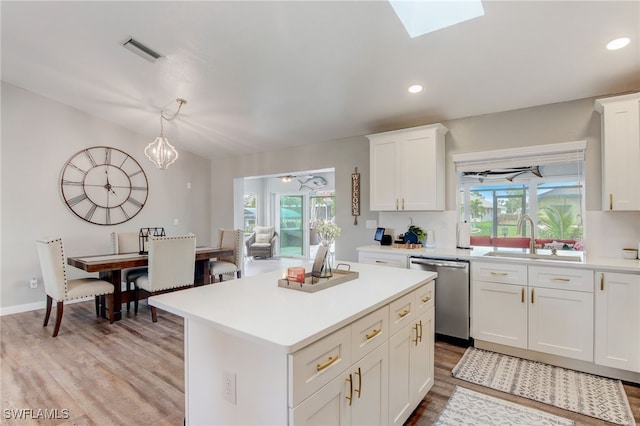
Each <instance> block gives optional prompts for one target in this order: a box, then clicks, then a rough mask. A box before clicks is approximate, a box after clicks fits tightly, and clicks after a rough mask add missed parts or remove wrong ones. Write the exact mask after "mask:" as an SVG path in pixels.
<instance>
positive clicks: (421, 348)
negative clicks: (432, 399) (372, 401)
mask: <svg viewBox="0 0 640 426" xmlns="http://www.w3.org/2000/svg"><path fill="white" fill-rule="evenodd" d="M417 326H418V329H417V331H418V342H417V344H415V345H414V346H413V348H412V349H413V353H412V354H411V380H412V383H411V391H412V392H413V402H414V404H413V407H415V406H416V404H415V403H416V402H417V401H421V400H422V398H424V396H425V395H426V394H427V392H429V389H431V387H432V386H433V364H434V359H433V351H434V335H435V311H434V309H433V308H431V309H429V310H428V311H427V312H425V313H424V314H422V315H421V316H420V318H418V322H417Z"/></svg>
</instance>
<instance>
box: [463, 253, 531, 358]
mask: <svg viewBox="0 0 640 426" xmlns="http://www.w3.org/2000/svg"><path fill="white" fill-rule="evenodd" d="M471 278H472V284H471V289H472V294H471V303H472V307H471V309H472V314H471V316H472V321H471V333H472V336H473V338H474V339H478V340H485V341H487V342H493V343H500V344H503V345H508V346H514V347H517V348H526V347H527V266H526V265H514V264H500V263H490V262H472V263H471Z"/></svg>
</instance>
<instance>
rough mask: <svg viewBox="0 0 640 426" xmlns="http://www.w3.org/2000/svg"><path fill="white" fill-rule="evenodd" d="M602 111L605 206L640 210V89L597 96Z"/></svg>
mask: <svg viewBox="0 0 640 426" xmlns="http://www.w3.org/2000/svg"><path fill="white" fill-rule="evenodd" d="M595 110H596V111H598V112H599V113H600V114H601V115H602V209H603V210H604V211H625V210H626V211H630V210H640V186H638V181H640V93H634V94H630V95H622V96H615V97H611V98H605V99H598V100H596V104H595Z"/></svg>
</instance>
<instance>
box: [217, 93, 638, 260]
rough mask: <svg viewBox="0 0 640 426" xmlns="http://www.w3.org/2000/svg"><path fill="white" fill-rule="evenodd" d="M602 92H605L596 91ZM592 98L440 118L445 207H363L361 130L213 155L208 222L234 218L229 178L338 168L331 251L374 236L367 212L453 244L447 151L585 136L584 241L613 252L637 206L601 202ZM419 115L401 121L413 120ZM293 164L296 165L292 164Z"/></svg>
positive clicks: (345, 251)
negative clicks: (623, 208) (354, 189)
mask: <svg viewBox="0 0 640 426" xmlns="http://www.w3.org/2000/svg"><path fill="white" fill-rule="evenodd" d="M602 97H605V96H602ZM595 99H596V98H590V99H581V100H575V101H571V102H562V103H557V104H550V105H542V106H536V107H531V108H524V109H519V110H514V111H505V112H500V113H495V114H487V115H482V116H475V117H468V118H461V119H457V120H451V121H446V122H443V123H442V124H444V125H445V126H447V127H448V128H449V133H448V134H447V135H446V142H445V146H446V163H447V164H446V176H447V179H446V209H447V210H446V211H445V212H411V213H405V212H400V213H397V212H381V213H379V212H371V211H369V145H368V139H367V138H366V137H364V136H359V137H353V138H347V139H343V140H337V141H330V142H325V143H321V144H314V145H307V146H302V147H298V148H294V149H286V150H281V151H274V152H268V153H257V154H254V155H250V156H245V157H236V158H230V159H220V160H214V161H212V213H213V216H212V221H213V227H214V228H216V227H218V226H231V225H233V212H231V211H230V210H229V209H228V208H227V206H228V205H230V204H231V203H232V184H231V181H232V180H233V178H237V177H243V176H259V175H269V174H275V173H286V172H289V171H291V170H292V169H295V170H305V169H318V168H324V167H335V168H336V204H337V209H338V214H337V222H338V224H339V226H340V227H341V228H342V229H343V232H342V235H341V237H340V238H339V239H338V241H337V242H336V257H337V259H343V260H356V259H357V252H356V250H355V249H356V248H357V247H358V246H360V245H366V244H372V243H373V231H374V230H371V229H366V228H365V226H364V224H365V220H366V219H375V220H377V221H378V225H379V226H383V227H386V228H391V229H393V230H394V233H396V234H398V233H402V232H404V231H406V228H407V226H408V224H409V222H410V221H413V223H414V224H416V225H419V226H421V227H423V229H433V230H435V234H436V245H437V246H439V247H454V246H455V225H456V223H455V222H456V220H457V215H456V212H455V209H456V198H455V194H456V174H455V168H454V165H453V161H452V155H453V154H458V153H466V152H477V151H488V150H494V149H501V148H513V147H520V146H531V145H544V144H552V143H559V142H569V141H576V140H586V141H587V151H586V160H585V162H586V165H585V178H586V184H585V185H586V209H587V217H586V219H585V220H586V224H587V232H586V246H587V247H588V248H589V251H590V253H592V254H596V255H603V256H613V257H616V256H618V250H619V248H621V247H624V246H632V247H634V246H637V244H638V241H640V220H639V219H640V213H637V212H631V213H620V212H616V213H611V212H602V209H601V183H600V178H601V166H600V158H601V156H600V129H601V125H600V115H599V114H598V113H597V112H595V111H594V110H593V106H594V101H595ZM423 124H431V123H424V122H418V121H416V122H415V123H411V124H409V125H406V124H405V125H404V127H413V126H418V125H423ZM292 164H294V165H295V167H292ZM355 166H358V170H359V171H360V173H361V180H362V196H361V205H362V207H361V213H362V216H361V217H360V218H359V219H358V225H357V226H356V225H353V217H352V216H351V210H350V191H351V183H350V176H351V173H352V171H353V168H354V167H355Z"/></svg>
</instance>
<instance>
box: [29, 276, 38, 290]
mask: <svg viewBox="0 0 640 426" xmlns="http://www.w3.org/2000/svg"><path fill="white" fill-rule="evenodd" d="M29 287H31V288H38V279H37V278H31V279H30V280H29Z"/></svg>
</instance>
